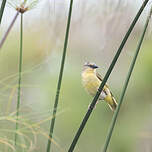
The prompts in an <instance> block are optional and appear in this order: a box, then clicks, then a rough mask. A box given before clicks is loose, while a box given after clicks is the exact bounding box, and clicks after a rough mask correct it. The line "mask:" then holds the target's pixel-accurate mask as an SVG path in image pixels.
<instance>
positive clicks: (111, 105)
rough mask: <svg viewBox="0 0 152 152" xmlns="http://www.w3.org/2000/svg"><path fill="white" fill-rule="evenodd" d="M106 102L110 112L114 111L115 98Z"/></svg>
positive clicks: (115, 105)
mask: <svg viewBox="0 0 152 152" xmlns="http://www.w3.org/2000/svg"><path fill="white" fill-rule="evenodd" d="M106 102H107V103H108V105H109V107H110V109H111V110H112V111H115V109H116V107H117V102H116V100H115V98H114V97H113V96H112V97H110V98H109V99H108V100H106Z"/></svg>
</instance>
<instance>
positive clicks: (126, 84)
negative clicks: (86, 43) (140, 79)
mask: <svg viewBox="0 0 152 152" xmlns="http://www.w3.org/2000/svg"><path fill="white" fill-rule="evenodd" d="M151 14H152V8H151V10H150V13H149V15H148V17H147V20H146V23H145V26H144V30H143V33H142V35H141V37H140V40H139V43H138V45H137V49H136V52H135V54H134V57H133V60H132V62H131V65H130V68H129V72H128V74H127V77H126V81H125V83H124V87H123V90H122V93H121V96H120V101H119V103H118V106H117V108H116V111H115V113H114V115H113V118H112V122H111V125H110V128H109V131H108V135H107V138H106V142H105V145H104V148H103V152H106V151H107V148H108V145H109V142H110V139H111V136H112V133H113V129H114V126H115V124H116V120H117V117H118V113H119V110H120V107H121V104H122V102H123V98H124V95H125V92H126V90H127V87H128V83H129V80H130V77H131V74H132V71H133V69H134V66H135V63H136V59H137V56H138V54H139V51H140V48H141V45H142V42H143V39H144V36H145V33H146V29H147V27H148V23H149V19H150V17H151Z"/></svg>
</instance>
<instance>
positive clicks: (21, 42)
mask: <svg viewBox="0 0 152 152" xmlns="http://www.w3.org/2000/svg"><path fill="white" fill-rule="evenodd" d="M22 52H23V14H22V13H21V23H20V56H19V73H18V95H17V107H16V111H17V112H16V117H17V118H16V119H17V120H18V117H19V108H20V100H21V98H20V96H21V79H22ZM17 122H18V121H17ZM17 122H16V131H17V130H18V123H17ZM16 141H17V133H16V134H15V145H16Z"/></svg>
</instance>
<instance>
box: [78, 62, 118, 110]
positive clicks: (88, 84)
mask: <svg viewBox="0 0 152 152" xmlns="http://www.w3.org/2000/svg"><path fill="white" fill-rule="evenodd" d="M97 68H99V67H98V66H97V65H96V64H95V63H92V62H86V63H85V64H84V66H83V70H82V73H81V77H82V85H83V87H84V88H85V90H86V91H87V92H88V93H89V94H90V95H91V96H93V97H94V96H95V95H96V93H97V91H98V88H99V86H100V84H101V82H102V77H101V75H100V74H99V73H98V72H97V71H96V69H97ZM98 100H103V101H106V103H108V105H109V107H110V109H111V110H112V111H115V109H116V107H117V102H116V100H115V98H114V96H113V94H112V92H111V91H110V89H109V87H108V85H107V84H105V85H104V87H103V90H102V92H101V94H100V96H99V99H98Z"/></svg>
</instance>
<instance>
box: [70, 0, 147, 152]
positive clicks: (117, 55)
mask: <svg viewBox="0 0 152 152" xmlns="http://www.w3.org/2000/svg"><path fill="white" fill-rule="evenodd" d="M148 1H149V0H145V1H144V2H143V4H142V6H141V8H140V9H139V11H138V13H137V15H136V16H135V18H134V20H133V22H132V23H131V25H130V27H129V29H128V31H127V33H126V35H125V36H124V38H123V40H122V42H121V44H120V46H119V48H118V50H117V52H116V55H115V56H114V58H113V60H112V62H111V64H110V66H109V69H108V71H107V73H106V75H105V77H104V79H103V81H102V83H101V85H100V87H99V89H98V91H97V93H96V95H95V97H94V99H93V101H92V102H91V104H90V107H89V108H88V111H87V113H86V115H85V116H84V118H83V120H82V122H81V124H80V127H79V129H78V131H77V133H76V135H75V137H74V139H73V141H72V144H71V145H70V148H69V150H68V152H72V151H73V150H74V148H75V146H76V144H77V141H78V139H79V137H80V135H81V133H82V131H83V129H84V127H85V125H86V123H87V121H88V119H89V117H90V115H91V113H92V111H93V109H94V107H95V105H96V103H97V100H98V98H99V96H100V93H101V92H102V90H103V87H104V85H105V83H106V82H107V80H108V78H109V76H110V74H111V72H112V70H113V68H114V66H115V64H116V62H117V59H118V57H119V55H120V53H121V51H122V49H123V47H124V45H125V43H126V41H127V39H128V37H129V35H130V33H131V31H132V30H133V28H134V26H135V24H136V22H137V20H138V19H139V17H140V15H141V13H142V11H143V9H144V8H145V6H146V5H147V3H148Z"/></svg>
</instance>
